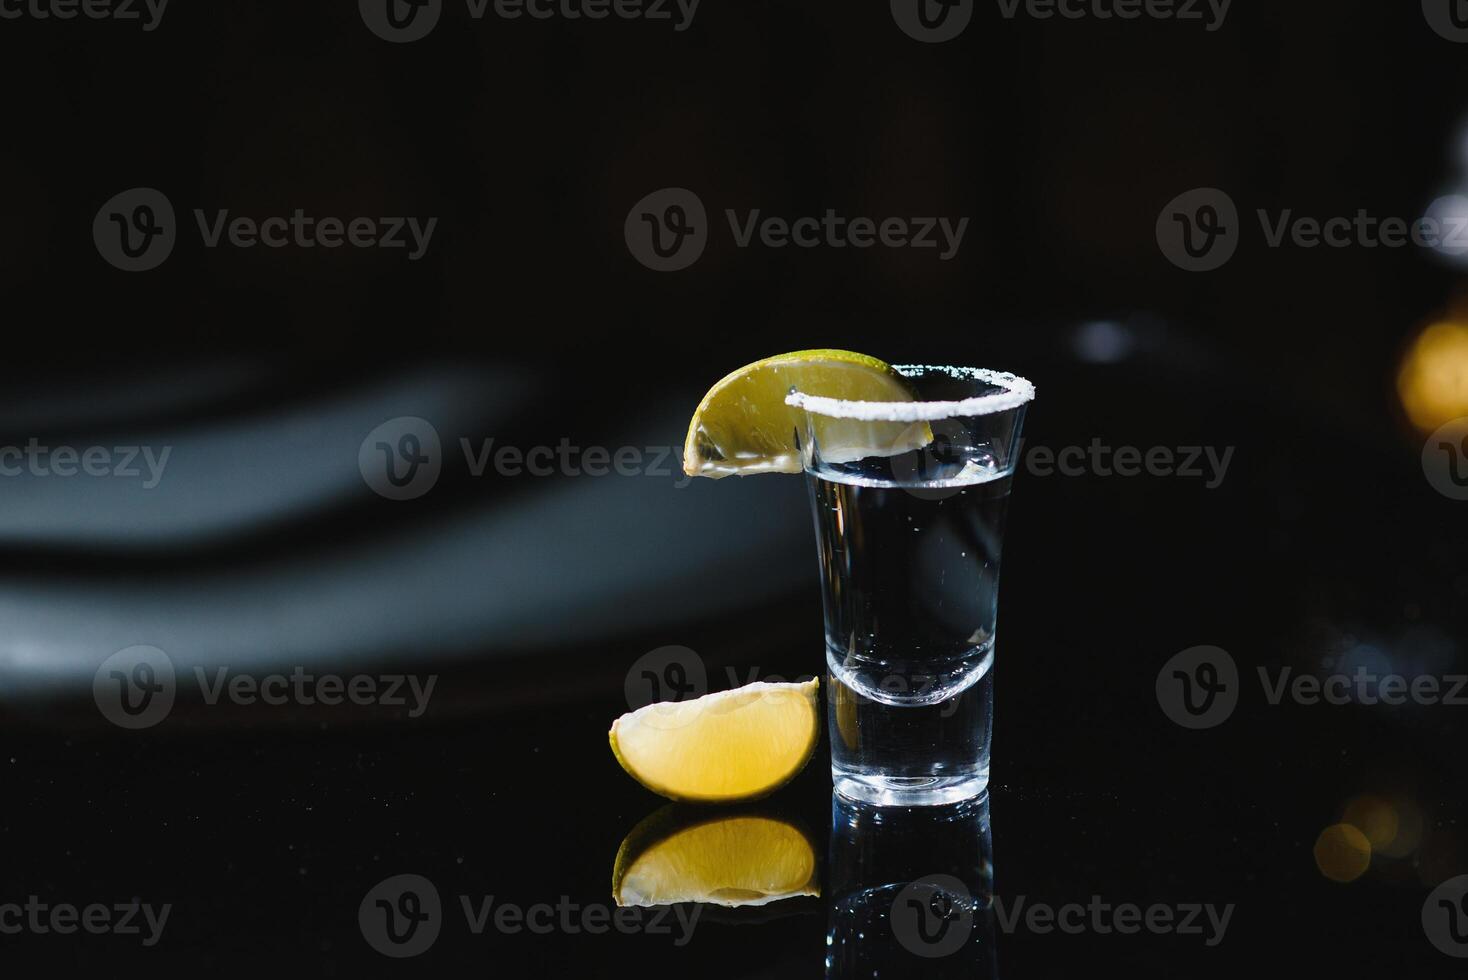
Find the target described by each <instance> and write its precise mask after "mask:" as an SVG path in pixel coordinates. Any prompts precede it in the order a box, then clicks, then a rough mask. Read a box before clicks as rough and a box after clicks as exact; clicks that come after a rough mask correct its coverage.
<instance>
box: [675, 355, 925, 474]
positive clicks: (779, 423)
mask: <svg viewBox="0 0 1468 980" xmlns="http://www.w3.org/2000/svg"><path fill="white" fill-rule="evenodd" d="M792 388H793V389H795V390H797V391H800V392H803V393H804V394H807V395H819V396H822V397H826V398H837V399H841V400H843V401H860V402H910V401H912V400H913V395H912V391H911V390H910V388H909V387H908V384H907V382H906V381H905V380H904V379H903V377H902V376H901V375H900V374H898V373H897V372H896V371H895V370H893V368H892V367H891V366H890V365H888V364H886V363H885V362H883V361H879V360H877V359H876V358H875V357H870V356H868V355H866V354H857V353H854V352H852V351H846V350H803V351H796V352H794V353H791V354H780V355H777V356H775V357H767V358H765V359H764V360H761V361H755V362H754V363H753V364H746V365H745V366H744V367H742V368H740V369H739V370H737V371H734V372H732V373H731V374H728V375H726V376H725V377H724V378H723V379H722V380H720V381H719V383H718V384H716V385H714V386H713V387H712V388H710V389H709V391H708V394H706V395H704V396H703V401H702V402H700V403H699V406H698V409H697V410H696V411H695V412H694V413H693V419H692V421H690V422H689V423H688V437H687V439H686V440H685V441H684V444H683V472H684V473H687V474H688V475H689V476H706V477H712V478H714V479H719V478H721V477H725V476H749V475H751V474H755V473H799V472H801V469H802V466H801V459H800V444H799V440H800V438H801V436H800V435H799V433H800V432H802V431H803V430H804V429H805V426H806V424H807V419H806V414H805V412H804V411H803V410H801V409H798V408H794V407H792V406H789V405H786V404H785V396H786V395H788V394H789V393H790V391H791V389H792ZM812 424H815V425H817V426H819V427H820V441H821V445H822V447H823V451H826V450H829V451H830V452H835V453H838V454H839V455H840V456H841V457H842V458H844V459H848V460H849V459H860V458H861V457H863V456H890V455H896V454H898V453H902V452H909V451H911V450H913V449H919V448H922V447H923V446H925V445H927V444H928V443H929V442H930V441H932V431H931V430H930V429H929V428H928V426H927V424H926V423H919V424H917V425H912V424H902V423H892V422H856V421H850V420H845V419H833V418H820V419H813V420H812ZM841 447H844V449H843V448H841ZM830 452H828V455H829V454H830Z"/></svg>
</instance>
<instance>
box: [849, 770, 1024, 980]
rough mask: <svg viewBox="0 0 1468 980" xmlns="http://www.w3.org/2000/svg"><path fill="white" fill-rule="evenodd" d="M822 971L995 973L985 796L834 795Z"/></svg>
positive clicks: (981, 977) (986, 978) (988, 978)
mask: <svg viewBox="0 0 1468 980" xmlns="http://www.w3.org/2000/svg"><path fill="white" fill-rule="evenodd" d="M831 810H832V828H831V854H830V874H831V884H830V887H829V889H828V891H827V896H828V898H829V900H830V901H829V919H828V922H827V927H828V932H827V936H826V976H827V977H828V978H831V980H835V978H838V977H874V976H877V977H887V976H893V977H917V976H921V977H933V978H942V977H964V978H967V980H993V978H994V977H995V976H996V968H995V957H994V915H993V905H994V900H993V894H994V892H993V888H994V886H993V879H994V869H993V853H994V850H993V838H992V836H991V832H990V829H989V796H988V794H984V795H982V796H979V797H977V798H975V799H969V800H964V801H963V802H960V803H954V804H950V805H948V806H933V807H926V806H925V807H912V808H904V807H886V806H873V805H872V804H868V803H861V802H857V801H854V800H848V799H845V798H844V797H842V796H840V795H839V794H836V795H834V796H833V798H832V807H831Z"/></svg>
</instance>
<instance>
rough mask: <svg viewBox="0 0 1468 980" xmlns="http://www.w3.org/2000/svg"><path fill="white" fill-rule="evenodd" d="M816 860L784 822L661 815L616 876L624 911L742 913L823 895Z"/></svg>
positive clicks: (638, 832) (630, 843)
mask: <svg viewBox="0 0 1468 980" xmlns="http://www.w3.org/2000/svg"><path fill="white" fill-rule="evenodd" d="M820 893H821V889H820V882H819V880H818V876H817V873H816V852H815V847H814V846H813V845H812V844H811V842H810V838H809V837H807V836H806V835H805V833H804V832H803V831H801V830H800V829H799V828H797V827H795V826H794V825H792V824H790V823H789V822H787V821H785V820H781V819H779V818H778V817H774V816H770V815H766V814H760V813H740V814H734V815H731V816H720V817H709V816H708V815H707V812H706V811H699V812H698V813H697V814H696V815H695V814H690V813H689V812H688V811H687V810H686V808H684V807H680V806H678V805H677V804H672V805H669V806H666V807H663V808H662V809H661V810H659V811H658V812H657V813H654V814H653V815H652V816H650V817H648V818H647V819H646V820H643V821H642V823H640V824H638V825H637V826H636V827H635V828H634V829H633V831H632V833H630V834H628V835H627V839H626V840H624V841H623V842H622V847H621V849H620V850H619V851H618V852H617V863H616V867H615V868H614V869H613V871H612V895H613V897H614V898H615V899H616V902H617V904H618V905H624V906H625V905H642V906H646V905H671V904H674V903H677V902H703V903H706V904H710V905H723V906H727V907H729V908H739V907H743V906H750V905H768V904H769V903H771V902H778V901H780V900H781V899H785V898H794V897H797V896H801V895H812V896H814V895H819V894H820Z"/></svg>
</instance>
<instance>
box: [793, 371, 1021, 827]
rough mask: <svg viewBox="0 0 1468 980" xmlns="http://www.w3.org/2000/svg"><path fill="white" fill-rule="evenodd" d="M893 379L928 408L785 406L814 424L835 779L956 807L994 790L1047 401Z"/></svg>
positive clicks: (879, 798)
mask: <svg viewBox="0 0 1468 980" xmlns="http://www.w3.org/2000/svg"><path fill="white" fill-rule="evenodd" d="M896 370H897V371H898V373H899V374H900V375H901V376H902V377H903V378H904V379H905V380H906V382H907V383H908V385H909V387H910V389H911V391H912V393H913V395H914V397H915V398H916V400H915V401H906V402H853V401H842V400H839V399H833V398H821V397H815V396H808V395H804V394H801V393H800V392H792V393H791V394H790V397H789V398H788V399H787V401H788V403H789V404H791V405H794V406H796V407H798V408H801V409H804V412H805V425H804V434H803V437H802V439H801V451H802V456H803V460H804V466H805V471H806V474H807V480H808V483H809V487H810V495H811V505H812V507H813V509H814V512H815V525H816V545H817V548H818V549H819V553H820V563H821V585H822V595H823V599H824V605H825V618H826V666H827V670H828V675H827V677H828V683H827V685H826V692H827V695H826V696H827V707H828V713H827V715H828V722H829V726H830V733H831V772H832V777H833V779H834V781H835V784H836V789H837V791H838V792H840V793H842V794H844V795H846V796H849V797H851V798H853V799H858V800H864V801H867V802H872V803H882V804H895V805H912V804H939V803H949V802H953V801H955V800H962V799H966V798H969V797H972V796H976V795H977V794H979V793H981V792H983V790H984V789H985V787H986V786H987V785H988V783H989V736H990V730H991V724H992V717H991V716H992V708H993V699H994V694H993V682H994V675H993V665H994V627H995V614H996V606H997V601H998V594H999V591H998V590H999V553H1000V545H1001V542H1002V540H1003V536H1004V515H1005V508H1006V506H1007V504H1008V501H1009V487H1010V482H1011V480H1012V478H1013V474H1014V466H1015V457H1016V453H1017V450H1018V445H1019V434H1020V427H1021V425H1022V424H1023V421H1024V412H1025V406H1026V404H1027V403H1028V402H1029V401H1030V400H1031V399H1032V398H1033V397H1034V388H1033V386H1032V385H1030V383H1029V382H1028V381H1025V380H1024V379H1023V378H1016V377H1014V376H1013V375H1008V374H999V373H997V372H993V371H983V370H978V369H969V368H930V367H899V368H897V369H896Z"/></svg>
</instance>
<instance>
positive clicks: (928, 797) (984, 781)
mask: <svg viewBox="0 0 1468 980" xmlns="http://www.w3.org/2000/svg"><path fill="white" fill-rule="evenodd" d="M831 781H832V782H833V783H835V785H836V792H837V793H840V794H841V795H842V796H844V797H846V798H847V799H848V800H855V801H856V802H857V803H867V804H870V805H872V806H942V805H944V804H947V803H959V802H962V801H963V800H971V799H973V798H975V797H978V796H982V795H983V794H984V791H985V790H987V789H988V788H989V774H988V773H987V772H985V773H976V774H974V775H971V776H869V775H858V774H855V773H848V772H838V771H837V770H834V769H833V770H831Z"/></svg>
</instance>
